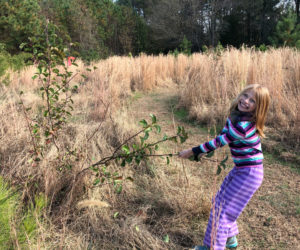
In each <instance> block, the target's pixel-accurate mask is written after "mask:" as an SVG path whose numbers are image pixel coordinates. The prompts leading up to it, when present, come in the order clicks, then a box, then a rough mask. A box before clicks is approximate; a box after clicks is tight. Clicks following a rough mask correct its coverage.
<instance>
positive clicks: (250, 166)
mask: <svg viewBox="0 0 300 250" xmlns="http://www.w3.org/2000/svg"><path fill="white" fill-rule="evenodd" d="M234 167H235V168H261V167H263V164H261V165H249V166H248V165H247V166H242V167H238V166H234Z"/></svg>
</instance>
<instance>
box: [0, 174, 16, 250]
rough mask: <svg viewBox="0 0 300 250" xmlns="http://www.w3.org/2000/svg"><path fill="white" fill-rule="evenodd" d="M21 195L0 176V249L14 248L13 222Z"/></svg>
mask: <svg viewBox="0 0 300 250" xmlns="http://www.w3.org/2000/svg"><path fill="white" fill-rule="evenodd" d="M18 200H19V197H18V195H17V194H16V193H14V191H13V190H12V189H10V188H9V187H8V185H7V184H6V183H5V182H4V181H3V179H2V178H1V177H0V225H1V226H0V249H12V247H13V245H12V242H11V234H10V232H11V222H12V220H13V219H14V217H15V214H16V211H17V204H18Z"/></svg>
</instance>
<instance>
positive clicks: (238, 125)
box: [227, 117, 256, 137]
mask: <svg viewBox="0 0 300 250" xmlns="http://www.w3.org/2000/svg"><path fill="white" fill-rule="evenodd" d="M227 125H228V128H229V129H231V130H234V131H236V132H238V133H239V134H240V135H243V136H245V137H249V136H251V135H252V134H254V133H255V132H256V125H255V122H252V121H237V122H235V123H233V122H232V120H231V119H230V117H229V118H228V119H227Z"/></svg>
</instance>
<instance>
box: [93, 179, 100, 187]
mask: <svg viewBox="0 0 300 250" xmlns="http://www.w3.org/2000/svg"><path fill="white" fill-rule="evenodd" d="M99 183H100V179H98V178H97V179H95V180H94V182H93V185H94V186H96V185H98V184H99Z"/></svg>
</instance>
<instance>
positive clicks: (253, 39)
mask: <svg viewBox="0 0 300 250" xmlns="http://www.w3.org/2000/svg"><path fill="white" fill-rule="evenodd" d="M299 5H300V0H285V1H283V0H253V1H247V0H200V1H199V0H115V1H113V0H0V52H3V51H5V52H7V53H9V54H10V55H15V54H18V53H20V48H19V47H20V45H21V44H22V43H29V44H30V42H31V40H30V39H31V38H32V37H35V36H37V35H39V34H40V33H41V32H43V27H45V25H44V23H45V20H46V19H47V20H49V21H50V22H51V23H52V24H54V25H55V27H56V32H57V34H58V39H61V41H62V43H63V44H64V45H65V46H67V47H68V53H69V54H72V55H76V56H80V57H81V58H83V59H86V60H96V59H101V58H106V57H108V56H111V55H129V54H130V55H137V54H139V53H141V52H144V53H148V54H158V53H168V52H170V51H174V50H176V49H178V50H183V49H188V50H189V51H191V52H196V51H201V50H202V49H203V48H204V47H215V46H217V44H222V45H223V46H227V45H230V46H235V47H240V46H242V45H247V46H260V45H262V44H264V45H272V46H296V47H300V16H299V8H300V7H299Z"/></svg>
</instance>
